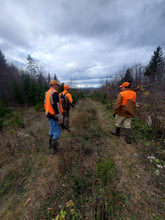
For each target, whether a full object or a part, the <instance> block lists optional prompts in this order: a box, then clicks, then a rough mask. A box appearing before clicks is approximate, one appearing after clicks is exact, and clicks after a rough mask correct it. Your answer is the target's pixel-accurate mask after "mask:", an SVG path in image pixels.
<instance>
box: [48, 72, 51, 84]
mask: <svg viewBox="0 0 165 220" xmlns="http://www.w3.org/2000/svg"><path fill="white" fill-rule="evenodd" d="M50 81H51V77H50V73H48V83H50Z"/></svg>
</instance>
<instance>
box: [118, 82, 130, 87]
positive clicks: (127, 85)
mask: <svg viewBox="0 0 165 220" xmlns="http://www.w3.org/2000/svg"><path fill="white" fill-rule="evenodd" d="M119 87H120V88H121V87H130V83H129V82H123V84H121V85H120V86H119Z"/></svg>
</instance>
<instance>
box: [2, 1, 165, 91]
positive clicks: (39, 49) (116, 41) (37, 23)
mask: <svg viewBox="0 0 165 220" xmlns="http://www.w3.org/2000/svg"><path fill="white" fill-rule="evenodd" d="M157 46H161V48H162V49H163V52H164V48H165V1H164V0H0V49H1V51H2V52H3V54H4V55H5V57H6V59H7V60H8V61H9V62H12V63H14V62H18V63H25V61H26V58H27V56H28V54H30V55H31V56H32V57H33V58H34V59H36V60H38V61H40V62H41V63H42V65H43V66H44V68H45V71H46V72H50V74H51V75H52V77H53V76H54V74H56V75H57V77H58V79H59V80H60V81H61V82H64V83H68V84H69V85H70V86H77V87H78V86H81V87H83V86H84V87H87V86H99V85H100V83H101V82H103V80H104V78H107V77H111V76H114V75H115V74H117V73H118V72H119V71H122V70H124V69H125V68H128V67H131V66H133V65H134V64H142V65H146V64H147V63H148V62H149V61H150V58H151V55H152V54H153V52H154V50H156V48H157Z"/></svg>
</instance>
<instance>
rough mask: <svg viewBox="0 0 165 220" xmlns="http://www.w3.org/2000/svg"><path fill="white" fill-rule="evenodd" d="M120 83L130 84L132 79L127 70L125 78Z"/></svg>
mask: <svg viewBox="0 0 165 220" xmlns="http://www.w3.org/2000/svg"><path fill="white" fill-rule="evenodd" d="M122 81H123V82H129V83H130V84H131V83H132V81H133V77H132V74H131V70H130V69H129V68H128V69H127V70H126V72H125V76H124V78H123V79H122Z"/></svg>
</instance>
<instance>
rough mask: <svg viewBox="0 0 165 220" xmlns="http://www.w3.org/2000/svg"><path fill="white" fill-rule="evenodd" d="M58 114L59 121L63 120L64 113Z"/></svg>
mask: <svg viewBox="0 0 165 220" xmlns="http://www.w3.org/2000/svg"><path fill="white" fill-rule="evenodd" d="M56 116H57V119H58V121H62V122H63V115H61V114H58V115H56Z"/></svg>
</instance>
